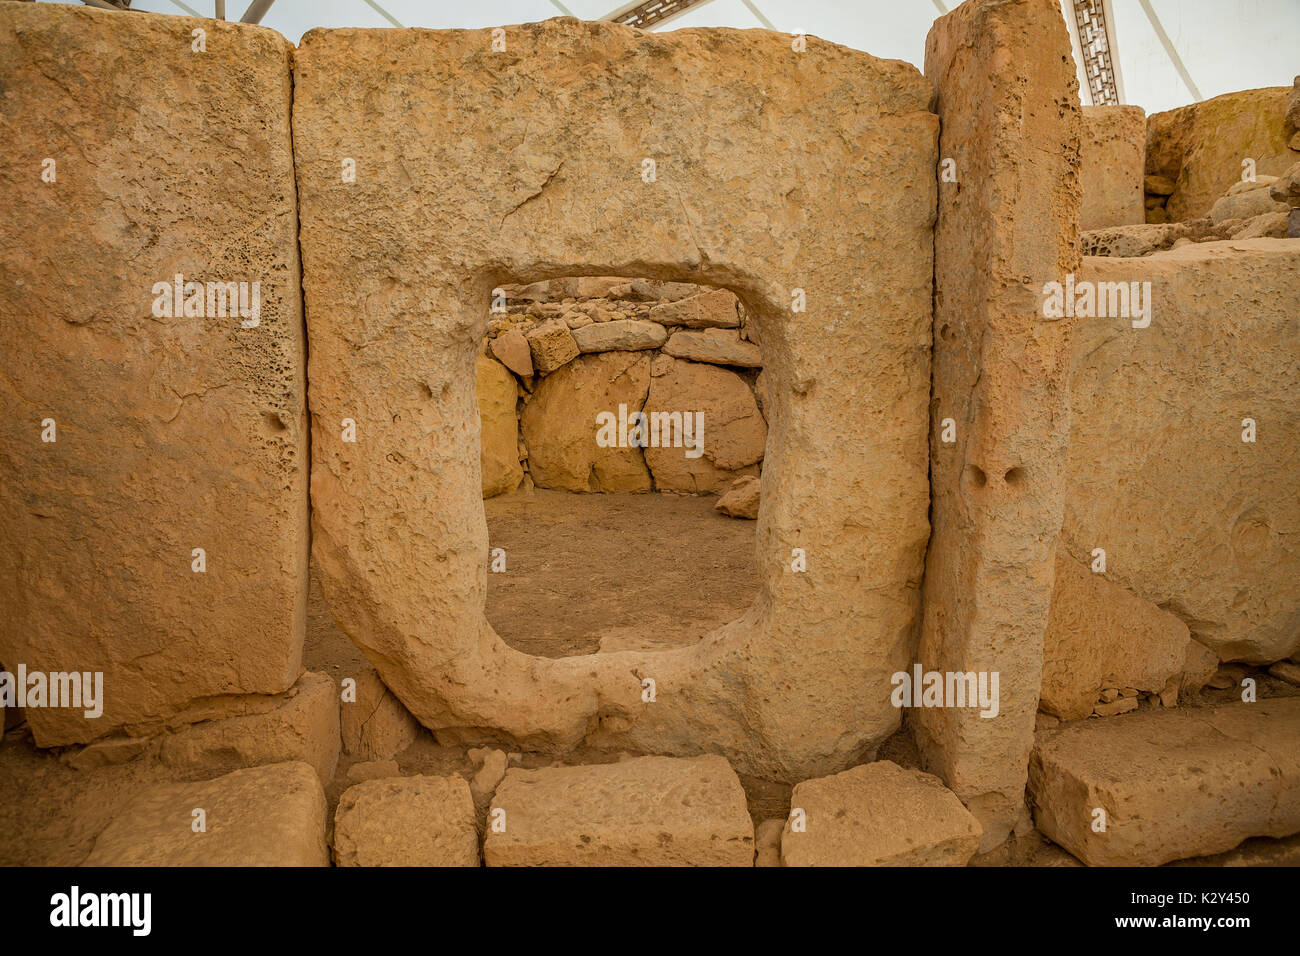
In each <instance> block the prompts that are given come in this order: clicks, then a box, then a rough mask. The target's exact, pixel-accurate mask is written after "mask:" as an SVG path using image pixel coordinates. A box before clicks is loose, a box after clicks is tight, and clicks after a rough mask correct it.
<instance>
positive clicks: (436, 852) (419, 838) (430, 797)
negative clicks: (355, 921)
mask: <svg viewBox="0 0 1300 956" xmlns="http://www.w3.org/2000/svg"><path fill="white" fill-rule="evenodd" d="M334 862H335V863H337V864H338V865H339V866H478V865H479V852H478V829H477V828H476V826H475V822H474V801H473V800H472V799H470V793H469V785H468V784H467V783H465V780H464V778H462V777H456V776H452V777H426V776H414V777H385V778H383V779H380V780H367V781H366V782H365V783H360V784H357V785H356V786H355V787H349V788H348V789H347V790H345V791H344V792H343V796H342V797H340V798H339V806H338V810H336V811H335V813H334Z"/></svg>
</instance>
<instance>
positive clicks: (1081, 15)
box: [1071, 0, 1120, 106]
mask: <svg viewBox="0 0 1300 956" xmlns="http://www.w3.org/2000/svg"><path fill="white" fill-rule="evenodd" d="M1071 6H1072V7H1073V8H1074V23H1073V29H1072V30H1071V32H1072V33H1076V34H1077V36H1078V40H1079V52H1080V55H1081V56H1082V57H1083V60H1082V62H1081V63H1080V66H1082V67H1083V75H1084V78H1085V79H1086V80H1087V82H1088V92H1089V93H1090V94H1091V96H1092V105H1093V106H1118V105H1119V102H1120V98H1119V87H1118V85H1117V84H1116V82H1115V60H1114V57H1115V33H1114V30H1113V29H1112V27H1111V24H1110V22H1109V20H1108V19H1107V17H1106V4H1105V2H1104V0H1073V2H1072V3H1071Z"/></svg>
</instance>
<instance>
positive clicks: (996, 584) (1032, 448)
mask: <svg viewBox="0 0 1300 956" xmlns="http://www.w3.org/2000/svg"><path fill="white" fill-rule="evenodd" d="M925 72H926V76H927V77H929V78H930V80H931V82H932V83H933V84H934V88H935V90H936V91H937V94H938V110H939V115H940V117H941V119H942V121H943V132H942V135H941V137H940V143H939V154H940V156H944V157H951V158H953V159H955V161H956V166H957V170H958V175H959V179H960V185H961V188H960V190H958V189H957V188H956V185H957V184H955V183H949V184H941V185H940V198H939V221H938V224H937V226H936V228H935V237H934V248H935V282H936V288H935V317H934V327H935V338H934V398H933V403H932V406H931V423H932V424H931V436H932V437H931V453H930V458H931V475H932V496H933V504H932V507H931V521H932V522H933V523H934V533H933V535H932V536H931V540H930V547H929V552H928V554H927V559H926V561H927V563H926V571H925V584H924V595H923V605H924V621H923V624H922V629H921V645H920V650H919V658H918V659H919V660H920V661H921V662H922V663H923V664H924V666H925V669H926V670H936V671H956V672H963V673H964V672H969V671H997V672H999V674H1000V695H1001V703H1000V708H999V712H998V715H997V716H996V717H994V718H991V719H990V718H984V717H980V716H979V711H978V710H977V709H973V708H951V707H949V708H925V709H920V710H918V711H916V712H915V721H914V722H913V726H914V730H915V733H916V739H917V743H918V746H919V748H920V751H921V755H922V762H923V764H924V766H925V768H926V769H928V770H930V771H931V772H933V773H935V774H937V775H938V776H939V777H940V778H942V779H943V780H944V781H945V782H946V783H947V785H948V786H949V787H951V788H952V789H953V790H954V791H955V792H956V793H957V795H958V796H959V797H960V798H961V800H962V802H963V803H964V804H965V805H966V806H967V807H968V808H970V810H971V812H972V813H973V814H974V815H975V816H976V818H977V819H978V820H979V821H980V823H981V825H982V826H983V828H984V837H983V840H984V844H983V847H982V849H984V850H988V849H991V848H992V847H994V846H996V845H997V844H999V843H1001V842H1002V841H1003V840H1004V839H1005V838H1006V835H1007V833H1008V832H1009V830H1010V828H1011V827H1012V825H1013V824H1014V823H1015V821H1016V820H1017V818H1018V817H1020V816H1021V815H1022V812H1023V811H1022V808H1023V805H1024V800H1023V793H1024V781H1025V767H1026V765H1027V764H1028V761H1029V751H1030V748H1031V746H1032V743H1033V728H1034V713H1035V712H1036V710H1037V707H1038V688H1039V678H1040V674H1041V667H1042V642H1043V629H1044V628H1045V626H1046V624H1047V613H1048V607H1049V604H1050V601H1051V595H1052V571H1053V560H1054V555H1055V549H1056V537H1057V534H1058V532H1059V530H1060V523H1061V513H1062V504H1063V502H1062V499H1063V495H1064V490H1065V487H1064V485H1065V483H1064V477H1065V476H1064V467H1063V464H1064V453H1065V446H1066V440H1067V431H1068V427H1069V407H1068V400H1067V396H1068V377H1067V376H1068V369H1069V338H1068V337H1069V331H1070V321H1069V320H1067V319H1062V320H1059V321H1055V322H1053V321H1045V320H1044V319H1043V317H1042V312H1041V306H1042V289H1043V286H1044V284H1045V283H1047V282H1051V281H1057V282H1063V281H1064V280H1065V277H1066V275H1067V274H1068V273H1072V272H1077V270H1078V261H1079V260H1078V253H1077V244H1076V236H1077V235H1078V217H1079V201H1080V200H1079V195H1080V187H1079V136H1080V119H1079V109H1078V106H1077V103H1078V92H1077V84H1076V81H1075V72H1074V62H1073V60H1072V58H1071V53H1070V41H1069V37H1068V35H1067V33H1066V29H1065V23H1064V21H1063V19H1062V17H1061V11H1060V6H1059V4H1057V3H1055V2H1054V0H1018V2H997V0H969V2H967V3H964V4H962V6H960V7H958V8H957V9H956V10H954V11H953V12H952V13H950V14H948V15H947V16H944V17H941V18H939V19H938V20H936V21H935V25H934V26H933V27H932V28H931V30H930V36H929V39H928V41H927V43H926V57H925ZM766 342H767V340H766V339H764V346H765V347H766ZM945 418H952V419H953V420H954V421H955V423H956V426H957V434H956V438H957V440H956V442H955V443H953V444H948V443H944V442H943V441H942V440H941V437H940V436H941V429H940V427H939V425H940V422H941V421H942V420H943V419H945ZM882 692H883V691H882Z"/></svg>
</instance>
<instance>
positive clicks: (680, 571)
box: [304, 489, 758, 676]
mask: <svg viewBox="0 0 1300 956" xmlns="http://www.w3.org/2000/svg"><path fill="white" fill-rule="evenodd" d="M716 501H717V499H716V498H713V497H699V498H696V497H690V496H679V495H663V494H646V495H580V494H571V493H569V492H566V491H546V490H543V489H537V490H535V491H533V492H531V493H523V492H516V493H515V494H511V495H501V496H499V497H496V498H489V499H488V500H487V501H485V502H483V509H484V511H485V513H486V514H487V522H488V543H489V546H490V547H492V548H504V549H505V553H506V554H505V560H506V570H505V572H504V573H500V574H489V575H488V594H487V619H488V621H489V623H491V625H492V626H493V627H494V628H495V629H496V632H497V633H498V634H500V635H501V638H502V640H504V641H505V642H506V643H507V644H509V645H510V646H511V647H513V648H515V649H517V650H520V651H524V652H525V653H528V654H536V655H538V656H539V657H567V656H570V655H574V654H594V653H596V652H597V651H599V650H601V649H602V642H604V649H605V650H613V649H618V648H627V647H635V646H644V647H673V646H678V645H683V644H692V643H694V642H695V641H698V640H699V639H700V638H701V637H703V636H704V635H705V634H707V633H709V631H712V630H713V629H714V628H717V627H720V626H721V625H723V624H726V623H728V622H729V621H731V620H733V619H735V618H737V617H739V616H740V614H741V613H742V612H743V611H744V610H745V609H746V608H747V607H749V605H750V603H751V602H752V601H753V600H754V595H755V593H756V591H757V590H758V580H757V571H756V568H755V558H754V527H755V523H754V522H753V521H745V520H743V519H738V518H728V517H726V516H725V515H721V514H719V513H718V512H716V511H714V510H713V505H714V502H716ZM304 663H305V664H306V666H307V668H308V669H309V670H324V671H326V672H327V673H329V674H331V675H334V676H338V675H339V674H345V673H347V672H350V671H351V670H353V669H355V668H356V667H357V666H360V665H361V663H362V657H361V655H360V653H359V652H358V651H357V650H356V648H354V647H353V646H352V644H351V642H350V641H348V639H347V638H346V637H345V636H344V635H343V634H342V633H340V632H339V631H338V630H337V629H336V628H335V627H334V623H333V621H332V620H331V619H330V616H329V611H328V609H327V608H326V606H325V604H324V599H323V596H322V594H321V591H320V586H319V584H318V583H317V582H316V579H315V575H314V574H313V576H312V593H311V599H310V603H309V608H308V629H307V643H306V649H305V660H304Z"/></svg>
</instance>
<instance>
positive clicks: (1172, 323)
mask: <svg viewBox="0 0 1300 956" xmlns="http://www.w3.org/2000/svg"><path fill="white" fill-rule="evenodd" d="M1083 276H1084V279H1085V281H1087V282H1090V283H1093V285H1094V288H1096V289H1097V290H1105V295H1104V298H1105V299H1106V301H1107V307H1106V312H1107V313H1108V314H1107V315H1104V316H1097V317H1093V318H1084V319H1080V320H1079V321H1078V324H1077V325H1076V328H1075V332H1074V341H1073V343H1072V346H1071V355H1072V358H1071V371H1070V404H1071V406H1072V408H1073V415H1072V418H1071V424H1070V448H1069V456H1068V485H1067V493H1066V500H1065V521H1064V526H1063V528H1062V535H1061V537H1062V542H1063V543H1064V545H1065V546H1066V547H1067V549H1068V550H1069V552H1070V553H1071V554H1072V555H1073V556H1074V557H1075V558H1076V559H1077V560H1079V561H1081V562H1087V561H1090V560H1092V559H1091V558H1090V555H1091V554H1092V552H1093V551H1094V549H1097V548H1100V549H1102V550H1103V551H1105V557H1106V577H1107V579H1108V580H1110V581H1112V582H1114V583H1115V584H1118V585H1120V586H1121V587H1124V588H1127V589H1128V590H1129V591H1131V592H1132V593H1133V594H1136V595H1137V596H1138V597H1141V598H1143V599H1145V600H1147V601H1150V602H1152V603H1153V604H1156V605H1158V606H1159V607H1162V608H1167V609H1168V610H1170V611H1172V612H1173V613H1175V614H1177V615H1179V616H1180V617H1181V618H1182V619H1183V620H1184V621H1186V622H1187V625H1188V627H1189V628H1190V629H1191V632H1192V636H1193V637H1194V638H1196V640H1198V641H1200V642H1201V643H1202V644H1204V645H1205V646H1206V647H1209V648H1211V649H1212V650H1213V651H1214V652H1215V653H1216V654H1217V655H1218V656H1219V658H1220V659H1221V660H1225V661H1233V660H1240V661H1249V662H1251V663H1255V664H1271V663H1272V662H1274V661H1277V660H1280V659H1281V658H1284V657H1288V656H1290V655H1291V654H1294V653H1296V652H1297V651H1300V477H1298V476H1300V418H1297V415H1296V409H1297V396H1300V328H1297V321H1296V317H1297V316H1300V239H1237V240H1230V241H1226V242H1202V243H1195V244H1193V245H1189V246H1183V247H1182V248H1179V249H1170V250H1168V251H1166V252H1161V253H1158V254H1156V255H1152V256H1144V257H1142V258H1133V259H1114V258H1096V259H1092V258H1090V259H1086V260H1085V261H1084V266H1083ZM1134 290H1136V291H1137V292H1138V293H1139V294H1140V295H1141V297H1142V299H1143V303H1144V310H1145V309H1146V307H1148V306H1149V315H1143V316H1131V315H1130V316H1125V315H1118V314H1114V313H1115V312H1116V311H1123V310H1122V309H1120V310H1114V309H1112V308H1111V307H1110V305H1109V302H1110V300H1111V299H1112V297H1119V301H1120V303H1121V304H1122V301H1123V299H1122V297H1121V296H1120V293H1122V292H1128V293H1130V298H1131V299H1132V296H1131V294H1132V293H1133V292H1134ZM1099 298H1101V296H1100V295H1099ZM1134 301H1135V300H1134ZM1131 304H1132V303H1131V302H1130V305H1131ZM1132 311H1133V310H1132V308H1130V309H1129V312H1130V313H1131V312H1132ZM1135 322H1136V323H1137V326H1138V327H1135V325H1134V323H1135Z"/></svg>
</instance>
